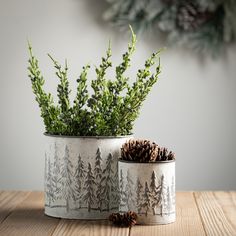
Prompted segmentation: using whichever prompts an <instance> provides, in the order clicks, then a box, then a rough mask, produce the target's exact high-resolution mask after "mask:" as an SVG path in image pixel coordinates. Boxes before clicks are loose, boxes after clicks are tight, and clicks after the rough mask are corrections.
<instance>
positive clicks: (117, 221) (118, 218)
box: [109, 213, 123, 226]
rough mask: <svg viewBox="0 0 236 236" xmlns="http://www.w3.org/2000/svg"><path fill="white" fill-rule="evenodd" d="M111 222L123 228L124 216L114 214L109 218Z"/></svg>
mask: <svg viewBox="0 0 236 236" xmlns="http://www.w3.org/2000/svg"><path fill="white" fill-rule="evenodd" d="M109 221H111V222H112V223H113V224H114V225H117V226H122V224H123V215H121V214H120V213H112V214H111V215H110V216H109Z"/></svg>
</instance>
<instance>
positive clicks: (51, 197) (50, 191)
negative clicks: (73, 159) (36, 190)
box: [46, 158, 55, 206]
mask: <svg viewBox="0 0 236 236" xmlns="http://www.w3.org/2000/svg"><path fill="white" fill-rule="evenodd" d="M47 167H48V168H47V169H48V170H47V184H46V189H47V191H46V195H47V199H48V205H49V206H51V204H52V202H53V201H54V186H55V184H54V182H53V178H52V164H51V162H50V159H49V158H48V161H47Z"/></svg>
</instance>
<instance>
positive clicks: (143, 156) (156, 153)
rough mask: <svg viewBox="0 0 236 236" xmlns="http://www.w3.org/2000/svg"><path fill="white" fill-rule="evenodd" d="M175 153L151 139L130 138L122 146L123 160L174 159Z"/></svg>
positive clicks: (150, 160) (151, 160)
mask: <svg viewBox="0 0 236 236" xmlns="http://www.w3.org/2000/svg"><path fill="white" fill-rule="evenodd" d="M174 159H175V154H174V153H173V152H171V151H170V152H169V151H168V150H167V148H163V147H159V146H158V145H157V144H156V143H154V142H151V141H149V140H139V139H137V140H136V139H130V140H129V141H127V142H126V143H124V144H123V146H122V148H121V160H125V161H134V162H156V161H169V160H174Z"/></svg>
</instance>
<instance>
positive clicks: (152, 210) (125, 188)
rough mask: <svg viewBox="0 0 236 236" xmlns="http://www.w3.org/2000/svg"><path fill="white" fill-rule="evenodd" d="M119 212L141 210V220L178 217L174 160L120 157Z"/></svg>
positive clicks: (162, 221) (155, 221) (163, 221)
mask: <svg viewBox="0 0 236 236" xmlns="http://www.w3.org/2000/svg"><path fill="white" fill-rule="evenodd" d="M118 169H119V187H120V206H119V210H120V212H126V211H128V210H131V211H135V212H136V213H137V214H138V221H137V223H138V224H168V223H172V222H174V221H175V161H163V162H153V163H135V162H128V161H122V160H119V162H118Z"/></svg>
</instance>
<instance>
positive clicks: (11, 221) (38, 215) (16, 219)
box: [0, 192, 59, 236]
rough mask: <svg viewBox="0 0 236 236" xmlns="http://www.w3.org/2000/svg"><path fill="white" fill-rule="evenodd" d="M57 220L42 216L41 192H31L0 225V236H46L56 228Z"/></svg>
mask: <svg viewBox="0 0 236 236" xmlns="http://www.w3.org/2000/svg"><path fill="white" fill-rule="evenodd" d="M58 222H59V219H56V218H49V217H47V216H45V215H44V203H43V193H42V192H32V193H30V194H29V196H28V197H27V198H26V199H25V200H24V201H23V202H22V203H20V204H19V205H18V206H17V207H16V208H15V209H14V211H13V212H12V213H11V214H10V215H9V216H8V217H7V218H6V220H4V221H3V222H2V224H0V235H4V236H8V235H9V236H13V235H23V236H32V235H36V236H38V235H39V236H40V235H42V236H47V235H51V234H52V232H53V231H54V229H55V228H56V226H57V224H58Z"/></svg>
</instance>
